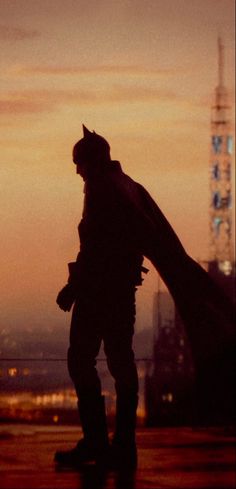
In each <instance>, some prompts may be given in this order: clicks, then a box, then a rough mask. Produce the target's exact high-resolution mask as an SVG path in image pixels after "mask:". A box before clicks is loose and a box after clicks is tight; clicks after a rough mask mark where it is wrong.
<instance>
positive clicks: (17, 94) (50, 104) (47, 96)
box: [0, 84, 186, 114]
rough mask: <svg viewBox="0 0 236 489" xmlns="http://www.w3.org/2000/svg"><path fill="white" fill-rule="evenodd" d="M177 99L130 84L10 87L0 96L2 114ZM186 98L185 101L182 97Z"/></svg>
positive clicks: (165, 92) (159, 90)
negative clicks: (51, 87) (62, 107)
mask: <svg viewBox="0 0 236 489" xmlns="http://www.w3.org/2000/svg"><path fill="white" fill-rule="evenodd" d="M152 101H155V102H163V101H168V102H170V101H175V102H176V101H177V102H179V103H182V101H183V97H181V96H178V94H176V93H175V92H174V91H171V90H168V89H165V88H150V87H145V86H137V85H132V86H129V87H126V86H120V85H119V84H117V85H112V86H111V88H110V89H107V87H105V88H104V89H101V88H99V89H96V88H95V89H80V90H60V89H59V90H23V91H11V92H8V93H6V94H5V95H2V97H1V98H0V112H1V113H2V114H14V113H16V114H19V113H40V112H45V111H47V112H49V111H52V110H55V109H56V108H57V107H58V106H60V105H71V104H72V105H73V104H80V105H81V104H83V105H91V104H92V105H104V104H110V103H133V102H144V103H145V102H147V103H148V102H152ZM185 102H186V101H185Z"/></svg>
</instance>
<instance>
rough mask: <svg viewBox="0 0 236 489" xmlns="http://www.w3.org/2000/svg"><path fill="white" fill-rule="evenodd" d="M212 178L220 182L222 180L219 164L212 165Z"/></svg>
mask: <svg viewBox="0 0 236 489" xmlns="http://www.w3.org/2000/svg"><path fill="white" fill-rule="evenodd" d="M211 171H212V178H214V179H215V180H219V179H220V169H219V165H218V163H214V164H213V165H212V169H211Z"/></svg>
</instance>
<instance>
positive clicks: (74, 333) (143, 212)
mask: <svg viewBox="0 0 236 489" xmlns="http://www.w3.org/2000/svg"><path fill="white" fill-rule="evenodd" d="M83 130H84V137H83V139H81V140H80V141H79V142H78V143H77V144H76V145H75V147H74V150H73V161H74V163H75V164H76V167H77V173H78V174H80V175H81V176H82V178H83V179H84V181H85V190H84V192H85V201H84V210H83V217H82V220H81V222H80V224H79V237H80V252H79V254H78V257H77V260H76V262H74V263H69V279H68V283H67V285H66V286H65V287H64V288H63V289H62V290H61V292H60V293H59V295H58V298H57V303H58V304H59V306H60V308H61V309H63V310H64V311H69V310H70V309H71V307H72V305H73V304H74V308H73V313H72V322H71V332H70V347H69V350H68V368H69V373H70V376H71V378H72V380H73V382H74V385H75V389H76V392H77V395H78V407H79V413H80V419H81V424H82V428H83V433H84V438H83V439H82V440H81V441H79V442H78V445H77V446H76V447H75V448H74V449H73V450H71V451H68V452H57V453H56V456H55V459H56V461H57V462H58V463H60V464H61V465H80V464H83V463H86V462H88V461H90V460H95V461H97V462H99V461H102V462H104V461H105V460H107V459H108V458H110V460H111V461H112V463H113V464H114V465H115V466H117V467H121V466H126V467H135V466H136V463H137V450H136V444H135V424H136V409H137V404H138V377H137V370H136V366H135V362H134V353H133V350H132V337H133V333H134V321H135V291H136V288H137V286H139V285H141V284H142V277H141V273H142V271H144V272H145V271H146V269H144V268H143V267H142V262H143V257H144V256H146V257H147V258H149V259H150V260H151V262H152V263H153V264H154V266H155V267H156V269H157V270H158V272H159V273H160V275H161V277H162V278H163V280H164V282H165V283H166V285H167V287H168V288H169V290H170V293H171V294H172V296H173V298H174V300H175V303H176V306H177V308H178V310H179V312H180V314H181V316H182V319H183V320H184V322H185V325H186V328H187V333H188V335H189V338H190V343H191V346H192V350H193V356H194V360H195V363H196V366H197V368H198V367H199V368H200V367H201V368H202V365H204V362H205V359H206V358H207V361H208V360H209V355H210V357H211V358H213V357H214V355H215V352H216V351H218V348H219V345H222V344H224V341H225V333H224V331H223V330H222V327H221V323H222V320H223V321H224V322H225V318H226V317H227V320H226V328H228V330H227V331H228V333H229V335H231V336H232V334H233V333H232V328H231V325H232V322H231V317H230V310H229V309H230V308H229V304H228V302H227V300H226V299H225V303H224V304H222V305H221V306H220V307H219V301H221V302H222V297H221V294H220V292H219V290H218V289H217V287H216V286H215V285H214V283H213V282H212V281H211V280H210V278H209V276H208V275H207V273H206V272H204V270H203V269H202V268H201V267H200V266H199V265H198V264H197V263H196V262H195V261H194V260H192V259H191V258H190V257H189V256H188V255H187V254H186V252H185V250H184V248H183V247H182V245H181V243H180V241H179V239H178V237H177V236H176V234H175V232H174V231H173V229H172V228H171V226H170V224H169V223H168V221H167V220H166V218H165V217H164V215H163V214H162V212H161V211H160V209H159V208H158V206H157V205H156V204H155V202H154V201H153V200H152V198H151V197H150V195H149V194H148V192H147V191H146V190H145V189H144V188H143V187H142V186H141V185H140V184H138V183H136V182H134V181H133V180H132V179H131V178H130V177H128V176H127V175H125V174H124V173H123V171H122V169H121V166H120V163H119V162H118V161H112V160H111V158H110V147H109V144H108V143H107V141H106V140H105V139H103V138H102V137H101V136H99V135H97V134H96V133H95V132H93V133H92V132H90V131H89V130H88V129H86V128H85V127H84V126H83ZM223 302H224V301H223ZM222 318H223V319H222ZM209 325H210V326H209ZM205 329H207V331H205ZM211 329H213V331H211ZM208 331H210V334H208ZM211 335H213V336H211ZM213 339H214V340H215V339H216V344H215V342H214V341H213ZM102 341H103V342H104V351H105V354H106V356H107V364H108V368H109V370H110V372H111V374H112V376H113V377H114V379H115V388H116V394H117V401H116V427H115V433H114V437H113V441H112V446H111V447H110V448H109V443H108V434H107V427H106V415H105V406H104V399H103V396H102V395H101V383H100V379H99V377H98V374H97V371H96V367H95V366H96V357H97V355H98V352H99V349H100V346H101V342H102ZM220 348H221V346H220Z"/></svg>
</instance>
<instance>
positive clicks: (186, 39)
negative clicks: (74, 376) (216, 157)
mask: <svg viewBox="0 0 236 489" xmlns="http://www.w3.org/2000/svg"><path fill="white" fill-rule="evenodd" d="M0 12H1V17H0V39H1V58H0V66H1V82H0V83H1V91H0V124H1V136H0V138H1V165H0V173H1V176H0V178H1V194H0V199H1V202H0V215H1V285H0V289H1V290H0V298H1V299H0V301H1V312H2V317H1V323H0V331H1V330H2V329H3V328H11V327H12V326H15V325H18V327H19V330H20V329H25V328H27V327H40V328H42V331H43V328H48V327H57V325H65V327H68V323H69V316H68V314H65V313H63V312H61V311H60V310H59V309H58V308H57V306H56V304H55V298H56V295H57V292H58V290H59V289H60V288H61V287H62V286H63V284H64V282H65V281H66V279H67V263H68V262H69V261H72V260H73V259H74V258H75V257H76V254H77V252H78V238H77V224H78V222H79V220H80V217H81V210H82V203H83V182H82V180H81V179H80V177H79V176H77V175H76V173H75V167H74V165H73V164H72V161H71V150H72V146H73V144H74V143H75V142H76V141H77V140H78V139H80V138H81V137H82V123H84V124H85V125H86V126H87V127H88V128H89V129H90V130H93V129H94V130H95V131H96V132H97V133H99V134H102V135H103V136H104V137H105V138H106V139H107V140H108V141H109V142H110V145H111V150H112V158H113V159H118V160H119V161H120V162H121V163H122V166H123V170H124V171H125V172H126V173H128V174H129V175H130V176H131V177H133V178H134V179H135V180H137V181H138V182H140V183H142V184H143V185H144V186H145V187H146V188H147V190H148V191H149V192H150V193H151V194H152V196H153V197H154V199H155V200H156V201H157V203H158V204H159V205H160V207H161V208H162V210H163V211H164V213H165V215H166V216H167V218H168V219H169V221H170V222H171V224H172V225H173V227H174V229H175V230H176V232H177V233H178V235H179V237H180V239H181V240H182V243H183V245H184V246H185V248H186V250H187V251H188V252H189V253H190V254H191V256H193V257H194V258H195V259H207V258H208V239H209V238H208V205H209V188H208V175H209V170H208V166H209V141H210V106H211V103H212V97H213V92H214V88H215V86H216V85H217V36H218V35H219V34H220V35H221V37H222V39H223V43H224V45H225V84H226V86H227V88H228V90H229V95H230V100H231V103H233V93H234V1H233V0H165V1H163V0H110V1H109V0H0ZM145 282H146V284H145V285H144V286H143V289H142V291H140V292H139V295H138V319H137V328H139V329H141V328H143V327H151V318H152V300H153V291H154V290H155V289H156V284H157V275H156V273H155V272H154V271H151V272H150V274H149V276H148V277H147V279H146V280H145Z"/></svg>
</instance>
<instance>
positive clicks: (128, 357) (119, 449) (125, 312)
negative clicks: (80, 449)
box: [104, 288, 138, 466]
mask: <svg viewBox="0 0 236 489" xmlns="http://www.w3.org/2000/svg"><path fill="white" fill-rule="evenodd" d="M111 313H112V314H111V315H112V317H111V323H110V325H109V328H108V327H106V330H105V333H104V350H105V353H106V356H107V364H108V368H109V370H110V372H111V374H112V376H113V377H114V379H115V388H116V395H117V399H116V427H115V434H114V439H113V447H114V448H115V450H116V454H118V458H119V459H120V463H121V465H122V464H123V463H125V464H126V463H127V465H129V466H130V465H131V466H136V463H137V452H136V444H135V428H136V410H137V405H138V375H137V369H136V364H135V361H134V353H133V350H132V339H133V332H134V321H135V289H134V288H130V289H128V290H123V291H122V293H121V291H119V293H117V294H116V297H115V303H114V304H113V307H111ZM118 462H119V461H118Z"/></svg>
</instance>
